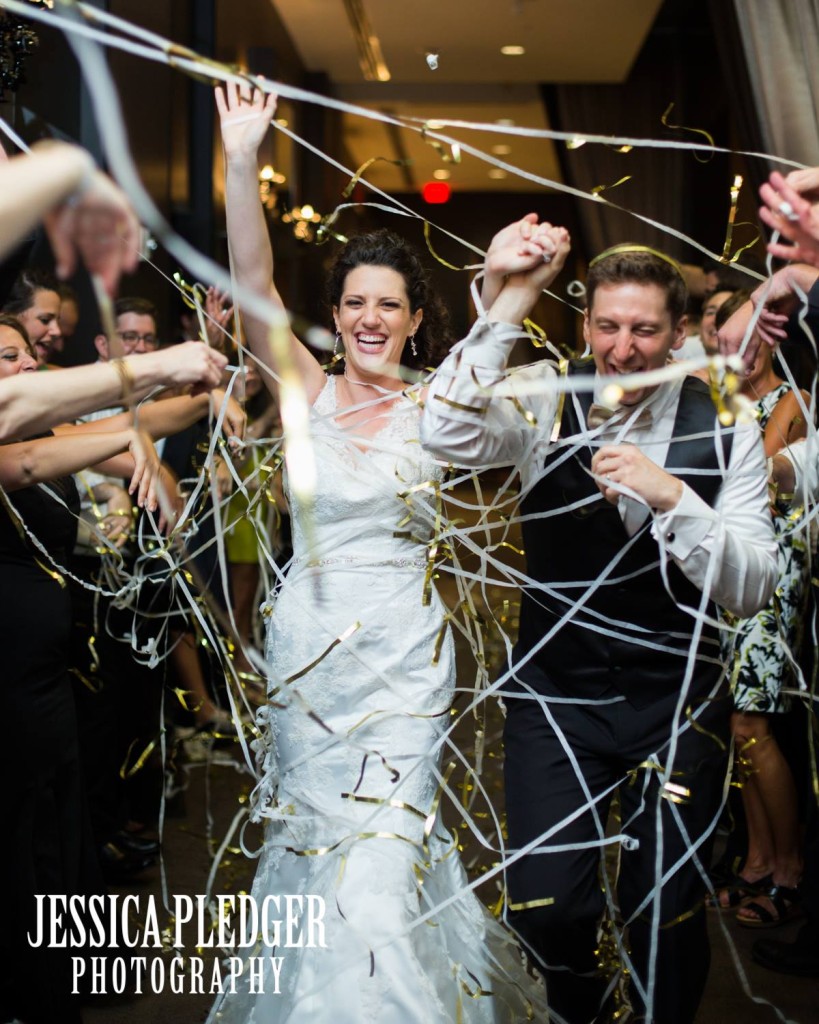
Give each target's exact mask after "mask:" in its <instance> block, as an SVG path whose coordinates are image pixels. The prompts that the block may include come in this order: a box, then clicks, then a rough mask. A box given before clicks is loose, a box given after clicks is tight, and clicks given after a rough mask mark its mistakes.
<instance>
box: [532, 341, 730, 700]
mask: <svg viewBox="0 0 819 1024" xmlns="http://www.w3.org/2000/svg"><path fill="white" fill-rule="evenodd" d="M570 373H571V374H572V375H577V374H580V375H592V374H594V363H593V362H592V361H590V360H589V361H584V362H579V363H573V364H572V366H571V369H570ZM577 398H578V401H579V403H580V405H581V407H582V409H583V413H584V415H586V414H587V413H588V409H589V406H590V405H591V400H592V396H591V393H590V392H578V395H577ZM716 432H719V443H721V444H722V446H723V453H724V465H727V463H728V459H729V457H730V449H731V442H732V440H733V432H732V431H730V430H725V431H723V430H721V429H720V428H719V427H718V426H717V421H716V416H715V412H714V405H713V403H712V401H711V398H710V395H709V392H708V388H707V387H706V386H705V385H704V384H703V383H702V382H701V381H699V380H697V379H696V378H695V377H686V378H685V381H684V383H683V386H682V390H681V393H680V400H679V405H678V409H677V416H676V420H675V422H674V430H673V434H672V439H671V443H670V445H669V450H668V456H667V458H666V462H665V468H666V469H667V470H668V471H669V472H672V473H673V474H674V475H675V476H676V477H678V478H679V479H680V480H683V481H684V482H685V483H687V484H688V485H689V486H690V487H691V488H692V490H694V491H695V492H696V493H697V494H698V495H700V497H702V498H703V499H704V500H705V501H706V502H707V503H708V504H709V505H711V506H712V507H713V505H714V502H715V500H716V497H717V494H718V492H719V488H720V484H721V480H722V475H721V472H720V469H719V461H718V455H717V448H716V438H715V433H716ZM584 433H585V428H583V427H581V426H580V424H579V423H578V419H577V415H576V411H575V408H574V402H573V400H572V396H571V394H567V395H566V400H565V404H564V409H563V413H562V419H561V423H560V433H559V438H558V443H557V444H556V445H555V446H554V447H553V448H552V449H551V451H550V452H549V454H548V456H547V458H546V463H545V466H544V468H543V471H542V473H541V475H540V476H539V477H538V479H537V481H536V482H535V483H534V484H533V485H532V486H531V488H530V490H529V491H528V493H527V494H526V496H525V497H524V499H523V501H522V504H521V510H522V519H523V522H522V527H523V542H524V548H525V550H526V558H527V564H528V570H527V571H528V575H529V577H531V579H533V580H535V581H537V582H536V584H535V585H533V584H530V585H529V586H527V587H526V588H524V591H523V595H522V603H521V614H520V634H519V639H518V644H517V646H516V648H515V658H514V661H515V662H516V663H518V662H519V661H520V659H521V658H523V657H526V655H527V654H528V653H529V652H530V651H531V650H532V648H533V647H535V646H536V645H537V644H538V643H539V642H540V641H541V640H542V639H543V637H544V636H545V635H546V634H547V633H549V632H550V631H551V630H553V629H555V632H554V635H553V636H551V637H550V639H549V640H548V641H547V642H546V643H545V644H544V645H543V646H542V647H541V648H540V650H539V651H538V652H537V653H536V654H534V655H533V656H532V658H531V660H530V664H532V665H533V668H534V671H532V670H530V671H528V672H527V666H526V665H524V666H521V668H520V669H519V670H517V671H516V674H517V675H518V676H519V678H521V679H522V680H525V681H526V682H527V683H529V684H530V685H533V686H534V688H535V689H537V684H538V677H539V676H540V675H541V673H542V674H543V675H545V676H546V677H547V679H548V680H549V681H550V682H551V683H553V684H555V685H557V686H558V687H559V688H560V689H561V690H564V691H565V692H566V693H567V695H569V696H575V697H584V698H591V699H594V698H597V697H600V696H602V695H603V694H604V693H605V691H606V690H607V689H608V688H609V687H614V688H615V689H616V690H617V691H618V692H620V693H622V694H623V695H624V696H625V697H626V698H627V699H628V700H629V702H630V703H631V704H633V705H634V706H635V707H644V706H646V705H647V704H649V703H651V701H652V700H654V699H657V698H658V697H665V696H667V695H668V693H669V691H670V690H672V689H677V688H679V686H680V685H681V683H682V680H683V676H684V673H685V668H686V662H687V659H688V656H689V650H690V649H691V645H692V633H693V630H694V627H695V626H696V624H697V623H696V619H695V618H694V617H693V616H692V615H691V614H690V613H689V612H688V611H686V610H684V608H682V607H680V606H681V605H684V606H688V607H689V608H693V609H697V608H699V606H700V603H701V599H702V595H701V591H700V590H698V588H697V587H695V586H694V585H693V584H692V583H690V582H689V581H688V580H687V579H686V578H685V576H684V575H683V574H682V572H680V570H679V569H678V568H677V566H676V565H675V564H674V563H673V561H672V560H671V558H670V557H669V558H668V559H667V561H666V567H667V580H668V588H669V589H670V593H669V589H666V584H665V582H664V580H663V576H662V572H661V569H660V550H659V546H658V544H657V542H656V541H655V540H654V538H653V537H652V536H651V532H650V529H651V518H650V517H649V518H648V519H647V521H646V522H645V523H644V524H643V526H642V527H640V529H639V530H638V531H637V533H636V534H635V536H634V537H631V538H630V537H629V536H628V533H627V532H626V529H625V527H624V526H623V523H622V520H621V519H620V514H619V512H618V511H617V507H616V506H615V505H612V504H611V503H610V502H608V501H606V500H605V499H604V498H603V496H602V494H601V493H600V491H599V489H598V487H597V484H596V483H595V482H594V480H593V479H592V478H591V476H590V475H589V470H590V469H591V459H592V455H593V453H594V451H595V450H596V447H595V448H592V447H591V446H589V445H587V444H585V443H584ZM561 442H562V443H561ZM691 470H699V471H704V472H696V473H692V472H691ZM584 499H585V501H586V503H583V502H584ZM589 499H591V500H589ZM578 503H581V504H578ZM612 560H616V561H615V564H614V566H613V567H612V568H611V569H609V570H608V572H607V573H606V574H605V576H604V572H605V570H606V569H607V567H608V566H609V564H610V563H611V562H612ZM596 584H599V585H598V586H597V588H596V589H595V590H594V592H593V593H591V594H589V590H590V588H592V587H594V586H595V585H596ZM576 601H582V604H581V606H580V607H579V608H577V609H576V610H575V611H573V612H571V615H570V617H569V619H568V621H566V622H564V623H563V625H561V626H557V624H558V623H559V622H560V620H561V619H562V618H563V617H564V616H566V614H567V612H569V609H570V608H571V607H572V605H573V604H574V603H575V602H576ZM706 611H707V613H708V614H709V615H710V616H711V617H714V616H715V614H716V612H715V608H714V605H713V603H712V602H710V601H709V602H708V604H707V606H706ZM556 627H557V628H556ZM646 643H650V644H652V645H659V646H660V647H661V648H662V650H656V649H654V648H653V647H648V646H646ZM720 670H721V666H720V663H719V638H718V633H717V629H716V628H715V627H713V626H709V625H705V626H703V628H702V633H701V636H700V641H699V644H698V645H697V650H696V663H695V669H694V680H693V685H692V691H691V692H692V695H695V694H702V693H704V692H707V690H708V689H710V688H711V686H712V685H713V683H714V681H715V680H716V679H717V677H718V676H719V673H720Z"/></svg>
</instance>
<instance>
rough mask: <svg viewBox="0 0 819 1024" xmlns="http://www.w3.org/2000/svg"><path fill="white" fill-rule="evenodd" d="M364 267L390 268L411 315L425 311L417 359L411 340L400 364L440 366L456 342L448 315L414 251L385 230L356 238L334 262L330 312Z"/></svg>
mask: <svg viewBox="0 0 819 1024" xmlns="http://www.w3.org/2000/svg"><path fill="white" fill-rule="evenodd" d="M361 266H368V267H388V268H389V269H390V270H394V271H395V272H396V273H398V274H400V275H401V277H403V279H404V284H405V286H406V289H407V296H408V297H409V303H410V311H411V312H412V313H414V312H415V311H416V310H418V309H423V311H424V317H423V319H422V321H421V325H420V327H419V328H418V331H417V332H416V334H415V345H416V348H417V349H418V355H417V356H414V355H413V354H412V349H411V348H410V343H409V339H408V340H407V344H406V345H405V346H404V351H403V353H402V354H401V363H402V364H403V365H404V366H408V367H410V368H411V369H414V370H421V369H423V368H424V367H427V366H438V364H439V363H440V362H441V361H442V360H443V358H444V356H445V355H446V354H447V352H448V351H449V349H450V347H451V346H452V343H453V341H454V340H455V339H454V338H453V337H452V333H451V331H450V326H449V313H448V312H447V309H446V307H445V306H444V304H443V303H442V302H441V300H440V299H439V298H438V296H437V295H436V294H435V292H433V290H432V285H431V284H430V280H429V274H428V272H427V269H426V267H425V266H424V265H423V263H421V261H420V259H419V258H418V253H417V252H416V251H415V249H413V247H412V246H411V245H410V244H409V243H408V242H405V241H404V239H403V238H401V237H400V236H399V235H396V234H393V232H392V231H388V230H387V229H386V228H381V229H380V230H379V231H370V232H368V233H367V234H364V235H354V236H353V237H352V238H351V239H350V240H349V242H347V244H346V245H345V246H344V248H343V249H342V250H341V251H340V252H339V253H338V255H337V256H336V258H335V259H334V260H333V263H332V266H331V267H330V270H329V273H328V275H327V301H328V302H329V304H330V307H331V308H332V307H333V306H339V305H340V304H341V296H342V294H343V292H344V282H345V281H346V280H347V275H348V274H349V273H350V271H351V270H355V269H356V267H361Z"/></svg>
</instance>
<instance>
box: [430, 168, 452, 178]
mask: <svg viewBox="0 0 819 1024" xmlns="http://www.w3.org/2000/svg"><path fill="white" fill-rule="evenodd" d="M432 177H433V178H437V179H438V181H446V180H447V178H448V177H449V171H447V170H446V169H445V168H443V167H442V168H441V169H440V170H438V171H433V172H432Z"/></svg>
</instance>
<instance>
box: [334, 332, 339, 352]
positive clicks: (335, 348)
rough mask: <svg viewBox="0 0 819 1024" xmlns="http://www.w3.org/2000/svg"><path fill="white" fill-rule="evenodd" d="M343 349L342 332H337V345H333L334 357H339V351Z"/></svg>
mask: <svg viewBox="0 0 819 1024" xmlns="http://www.w3.org/2000/svg"><path fill="white" fill-rule="evenodd" d="M340 347H341V331H336V343H335V345H333V355H334V356H337V355H338V350H339V348H340Z"/></svg>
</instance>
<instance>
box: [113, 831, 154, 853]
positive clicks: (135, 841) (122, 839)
mask: <svg viewBox="0 0 819 1024" xmlns="http://www.w3.org/2000/svg"><path fill="white" fill-rule="evenodd" d="M114 843H115V844H116V845H117V846H118V847H119V848H120V849H121V850H123V851H125V853H136V854H137V855H141V856H143V857H144V856H149V857H156V856H157V854H158V853H159V840H158V839H143V838H142V837H141V836H138V835H135V834H134V833H133V832H126V831H125V830H123V831H122V832H117V834H116V835H115V836H114Z"/></svg>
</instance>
